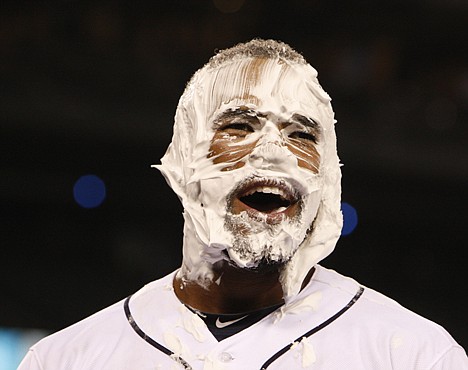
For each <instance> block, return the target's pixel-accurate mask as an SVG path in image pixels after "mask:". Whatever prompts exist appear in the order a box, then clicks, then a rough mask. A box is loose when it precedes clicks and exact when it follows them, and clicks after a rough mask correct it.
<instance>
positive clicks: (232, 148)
mask: <svg viewBox="0 0 468 370" xmlns="http://www.w3.org/2000/svg"><path fill="white" fill-rule="evenodd" d="M241 140H242V139H240V140H238V141H237V142H236V140H233V139H231V140H227V139H225V138H223V135H219V134H215V135H214V137H213V139H212V140H211V144H210V149H209V152H208V158H212V160H213V163H214V164H219V163H226V165H227V166H226V167H223V168H222V169H221V171H230V170H234V169H237V168H241V167H242V166H244V164H245V163H244V162H243V161H242V159H243V158H244V157H245V156H247V155H249V154H250V153H251V152H252V150H253V149H254V148H255V145H256V144H257V143H256V142H252V143H249V144H242V143H241V142H239V141H241Z"/></svg>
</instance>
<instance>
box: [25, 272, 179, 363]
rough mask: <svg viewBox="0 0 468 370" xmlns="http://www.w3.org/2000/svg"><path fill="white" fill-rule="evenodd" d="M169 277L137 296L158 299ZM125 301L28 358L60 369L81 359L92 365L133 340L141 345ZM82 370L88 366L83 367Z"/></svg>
mask: <svg viewBox="0 0 468 370" xmlns="http://www.w3.org/2000/svg"><path fill="white" fill-rule="evenodd" d="M170 276H171V275H168V276H166V277H164V278H162V279H160V280H156V281H154V282H152V283H149V284H148V285H146V286H145V287H143V288H142V289H141V290H140V291H138V292H137V293H135V294H134V296H136V297H138V296H142V297H144V296H145V295H147V293H148V292H151V296H152V297H153V298H154V299H155V300H158V297H160V295H159V294H158V292H160V291H164V286H165V285H166V283H167V281H169V280H170ZM166 290H167V289H166ZM126 302H127V299H123V300H121V301H119V302H117V303H115V304H113V305H111V306H109V307H107V308H104V309H103V310H101V311H99V312H97V313H95V314H93V315H91V316H89V317H87V318H85V319H83V320H81V321H79V322H77V323H75V324H73V325H71V326H69V327H67V328H65V329H62V330H60V331H58V332H56V333H54V334H52V335H50V336H48V337H45V338H44V339H42V340H41V341H39V342H38V343H36V344H35V345H34V346H33V347H31V349H30V354H29V356H30V357H34V359H35V361H36V362H38V363H40V364H41V365H42V366H43V367H45V368H48V366H49V367H50V368H54V367H55V368H57V366H61V365H62V364H64V361H66V362H68V361H70V359H73V361H74V364H81V363H80V361H82V360H83V361H86V362H87V363H93V361H99V359H100V358H103V359H104V358H106V357H107V356H110V355H111V354H112V353H115V352H118V351H119V350H120V349H121V348H123V347H124V346H126V345H129V346H132V345H133V343H132V342H133V341H135V342H136V343H139V341H138V340H137V337H136V336H135V333H134V331H133V329H132V327H131V325H130V324H129V321H128V317H127V312H126V309H125V306H126ZM95 363H96V362H95ZM82 368H86V366H84V365H83V367H82Z"/></svg>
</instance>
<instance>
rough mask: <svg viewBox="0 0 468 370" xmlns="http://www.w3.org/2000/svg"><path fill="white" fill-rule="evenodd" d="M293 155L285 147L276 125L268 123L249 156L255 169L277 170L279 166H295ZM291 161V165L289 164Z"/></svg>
mask: <svg viewBox="0 0 468 370" xmlns="http://www.w3.org/2000/svg"><path fill="white" fill-rule="evenodd" d="M291 156H292V155H291V153H290V152H289V150H288V149H287V148H286V146H285V145H284V140H283V138H282V136H281V132H280V131H279V129H278V127H276V125H275V124H270V123H267V124H266V125H265V126H264V127H263V128H262V136H261V137H260V138H259V140H258V141H257V144H256V146H255V148H254V150H253V151H252V153H251V154H250V156H249V163H250V164H251V165H252V166H253V167H255V168H258V169H260V168H262V169H271V170H273V169H275V168H276V167H278V165H285V164H286V165H293V164H294V161H292V158H291ZM290 161H291V163H289V162H290Z"/></svg>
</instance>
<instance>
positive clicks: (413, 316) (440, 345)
mask: <svg viewBox="0 0 468 370" xmlns="http://www.w3.org/2000/svg"><path fill="white" fill-rule="evenodd" d="M317 272H318V273H317V276H316V281H317V283H318V284H321V285H322V287H323V290H324V291H325V292H328V293H326V294H327V295H330V296H332V297H339V296H341V295H348V296H349V295H350V294H352V292H353V291H356V289H358V287H360V286H361V285H360V284H359V283H358V282H356V281H355V280H353V279H350V278H348V277H346V276H343V275H341V274H339V273H337V272H335V271H333V270H329V269H326V268H323V267H320V266H318V270H317ZM363 288H364V291H363V293H362V295H361V296H360V297H359V299H358V300H357V301H356V302H355V304H354V305H353V306H352V307H351V308H350V309H349V310H348V311H347V312H346V314H345V315H343V317H342V318H340V320H337V321H336V324H335V328H336V330H337V331H343V332H345V333H346V334H345V335H344V336H345V337H348V340H349V341H352V343H353V345H356V349H355V350H356V351H360V348H362V347H365V348H367V351H366V353H365V356H369V357H371V358H372V359H373V360H374V361H381V360H382V356H383V357H386V358H387V359H388V361H389V362H390V363H392V364H394V365H395V366H394V368H404V366H408V364H414V366H409V367H407V368H420V367H418V366H416V364H417V363H418V362H419V363H420V365H422V364H424V366H427V368H432V366H436V364H437V363H438V362H439V363H443V362H446V361H449V359H453V358H455V357H457V356H458V357H459V358H460V359H461V361H463V364H464V366H466V355H465V354H464V351H463V348H461V347H460V346H459V345H458V344H457V342H456V341H455V340H454V339H453V338H452V336H451V335H450V334H449V333H448V332H447V331H446V330H445V329H444V328H443V327H442V326H440V325H438V324H437V323H435V322H433V321H431V320H429V319H427V318H424V317H422V316H421V315H419V314H417V313H415V312H413V311H411V310H409V309H407V308H405V307H403V306H402V305H401V304H399V303H398V302H396V301H395V300H393V299H391V298H389V297H387V296H385V295H384V294H382V293H379V292H377V291H375V290H373V289H371V288H367V287H363ZM333 299H334V298H333ZM335 333H336V332H335ZM373 353H374V354H373ZM399 363H401V366H400V367H399V366H396V365H397V364H399ZM460 363H462V362H460ZM434 368H439V367H434ZM460 368H464V367H460Z"/></svg>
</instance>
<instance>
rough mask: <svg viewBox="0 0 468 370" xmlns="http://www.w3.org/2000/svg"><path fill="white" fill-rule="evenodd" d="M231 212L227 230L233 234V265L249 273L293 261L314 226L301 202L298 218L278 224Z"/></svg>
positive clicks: (230, 251)
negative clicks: (305, 213)
mask: <svg viewBox="0 0 468 370" xmlns="http://www.w3.org/2000/svg"><path fill="white" fill-rule="evenodd" d="M230 208H231V207H230V204H229V202H228V212H227V213H226V217H225V221H224V229H225V230H226V231H227V232H228V233H230V234H231V236H232V239H231V240H232V243H231V245H230V246H229V247H228V248H227V249H226V254H227V258H228V259H229V262H230V263H231V264H235V265H237V266H239V267H243V268H247V269H259V268H262V269H263V268H265V267H267V266H271V267H280V266H283V265H284V264H286V263H287V262H288V261H290V260H291V258H292V257H293V255H294V254H295V252H296V251H297V249H298V248H299V246H300V244H301V242H302V241H303V240H304V239H305V237H306V235H307V234H308V233H309V232H311V229H312V228H311V225H312V223H311V222H309V223H307V222H308V221H307V216H306V215H304V212H303V210H304V201H303V200H302V199H301V200H300V201H299V202H298V207H297V210H298V211H297V213H296V215H294V217H288V216H285V215H282V220H281V221H280V222H277V223H275V224H271V223H270V222H268V221H267V215H266V214H256V215H255V216H252V215H251V214H248V213H247V212H245V211H244V212H241V213H239V214H233V213H232V212H231V211H230Z"/></svg>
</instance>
